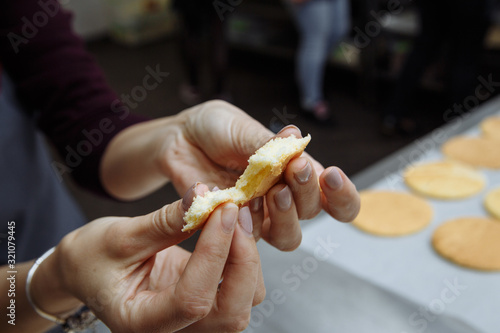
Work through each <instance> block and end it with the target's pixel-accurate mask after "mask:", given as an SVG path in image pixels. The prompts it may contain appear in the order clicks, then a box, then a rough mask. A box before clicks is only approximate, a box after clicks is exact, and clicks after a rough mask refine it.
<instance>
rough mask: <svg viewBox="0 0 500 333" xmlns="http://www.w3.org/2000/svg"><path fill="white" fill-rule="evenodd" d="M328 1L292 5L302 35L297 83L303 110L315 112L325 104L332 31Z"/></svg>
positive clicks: (311, 0)
mask: <svg viewBox="0 0 500 333" xmlns="http://www.w3.org/2000/svg"><path fill="white" fill-rule="evenodd" d="M331 3H332V1H329V0H310V1H307V2H305V3H303V4H300V5H293V10H294V14H295V17H296V21H297V25H298V28H299V31H300V45H299V50H298V55H297V64H296V67H297V79H298V83H299V88H300V91H301V100H302V107H303V108H306V109H310V108H313V107H314V106H315V104H317V103H318V102H320V101H322V100H323V92H322V84H323V73H324V67H325V62H326V58H327V55H328V46H329V45H328V44H329V43H328V37H329V31H330V29H332V18H331V11H330V6H331Z"/></svg>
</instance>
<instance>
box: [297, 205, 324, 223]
mask: <svg viewBox="0 0 500 333" xmlns="http://www.w3.org/2000/svg"><path fill="white" fill-rule="evenodd" d="M320 211H321V207H320V206H319V205H317V206H315V207H307V206H306V207H304V209H301V210H299V219H300V220H309V219H312V218H313V217H315V216H316V215H318V214H319V212H320Z"/></svg>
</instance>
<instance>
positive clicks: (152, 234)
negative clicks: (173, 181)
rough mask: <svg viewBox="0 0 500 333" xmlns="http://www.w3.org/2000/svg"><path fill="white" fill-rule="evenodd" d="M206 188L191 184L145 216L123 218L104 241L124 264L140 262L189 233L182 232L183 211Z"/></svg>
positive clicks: (206, 189)
mask: <svg viewBox="0 0 500 333" xmlns="http://www.w3.org/2000/svg"><path fill="white" fill-rule="evenodd" d="M207 191H208V187H207V186H206V185H204V184H201V183H196V184H194V185H193V186H192V187H191V188H190V189H189V190H188V191H187V192H186V194H185V195H184V198H183V199H182V200H177V201H176V202H173V203H171V204H169V205H166V206H164V207H162V208H161V209H159V210H157V211H155V212H153V213H150V214H148V215H144V216H138V217H133V218H130V219H123V220H120V221H118V222H116V223H114V224H112V225H111V226H110V227H109V228H108V229H107V231H106V232H107V233H108V235H107V239H110V240H111V239H112V240H113V241H111V242H109V243H108V244H107V246H108V250H109V253H110V255H111V256H115V257H118V258H120V259H121V262H122V263H123V264H124V265H129V264H130V263H136V262H140V261H141V260H143V259H147V258H149V257H151V256H153V255H154V254H156V253H157V252H159V251H161V250H163V249H165V248H167V247H169V246H172V245H175V244H178V243H179V242H181V241H182V240H184V239H186V238H188V237H190V236H191V235H192V234H190V233H187V232H182V231H181V230H182V227H183V225H184V214H185V213H186V211H187V210H188V209H189V207H190V206H191V203H192V202H193V199H194V197H195V196H197V195H203V194H204V193H205V192H207Z"/></svg>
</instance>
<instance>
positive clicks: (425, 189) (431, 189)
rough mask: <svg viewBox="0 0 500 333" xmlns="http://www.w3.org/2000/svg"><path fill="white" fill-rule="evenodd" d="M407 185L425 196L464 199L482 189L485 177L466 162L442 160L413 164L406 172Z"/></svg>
mask: <svg viewBox="0 0 500 333" xmlns="http://www.w3.org/2000/svg"><path fill="white" fill-rule="evenodd" d="M404 179H405V182H406V185H408V186H409V187H410V188H411V189H412V190H414V191H415V192H417V193H420V194H422V195H425V196H429V197H432V198H438V199H462V198H467V197H470V196H472V195H474V194H476V193H478V192H479V191H481V190H482V189H483V187H484V185H485V180H484V177H483V176H482V175H481V173H480V172H479V171H477V170H475V169H474V168H472V167H470V166H467V165H465V164H461V163H457V162H452V161H440V162H433V163H426V164H421V165H417V166H411V167H409V168H408V169H406V171H405V173H404Z"/></svg>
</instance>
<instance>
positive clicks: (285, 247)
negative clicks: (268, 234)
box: [270, 233, 302, 252]
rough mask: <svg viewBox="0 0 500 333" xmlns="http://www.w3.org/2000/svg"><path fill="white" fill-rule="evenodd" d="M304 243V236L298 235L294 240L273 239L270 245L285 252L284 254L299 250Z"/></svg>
mask: <svg viewBox="0 0 500 333" xmlns="http://www.w3.org/2000/svg"><path fill="white" fill-rule="evenodd" d="M301 242H302V234H301V233H300V234H298V235H296V236H295V237H293V238H287V239H284V238H283V237H280V238H276V237H274V238H272V239H271V240H270V243H271V244H272V245H273V246H274V247H276V248H277V249H278V250H280V251H283V252H291V251H293V250H295V249H297V248H298V247H299V245H300V243H301Z"/></svg>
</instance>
